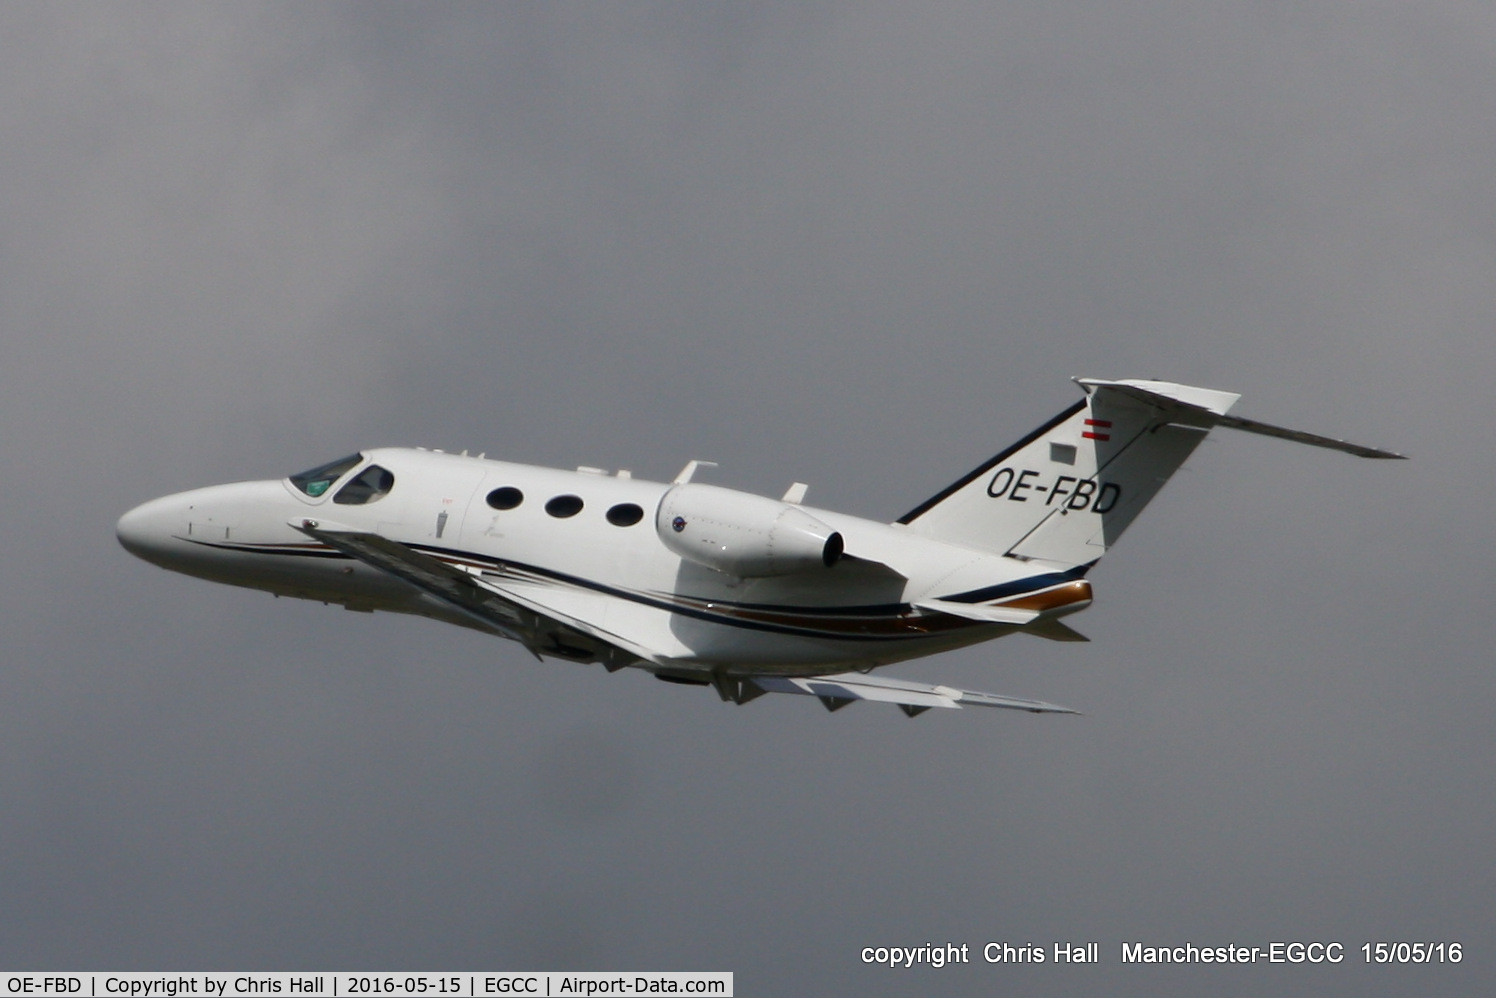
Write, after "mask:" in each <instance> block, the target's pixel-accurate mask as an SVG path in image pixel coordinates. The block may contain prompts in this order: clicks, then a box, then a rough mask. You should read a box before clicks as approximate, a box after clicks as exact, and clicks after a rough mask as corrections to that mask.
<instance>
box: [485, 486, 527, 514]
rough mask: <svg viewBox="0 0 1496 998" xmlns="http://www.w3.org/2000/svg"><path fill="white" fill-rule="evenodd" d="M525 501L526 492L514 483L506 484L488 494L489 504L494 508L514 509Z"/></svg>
mask: <svg viewBox="0 0 1496 998" xmlns="http://www.w3.org/2000/svg"><path fill="white" fill-rule="evenodd" d="M524 501H525V494H524V493H523V492H521V491H520V490H519V489H517V488H515V487H514V486H513V485H505V486H504V487H502V488H497V489H494V490H493V491H492V492H490V493H489V494H488V500H487V502H488V504H489V505H490V506H492V507H493V508H494V509H513V508H514V507H516V506H518V505H519V504H520V503H522V502H524Z"/></svg>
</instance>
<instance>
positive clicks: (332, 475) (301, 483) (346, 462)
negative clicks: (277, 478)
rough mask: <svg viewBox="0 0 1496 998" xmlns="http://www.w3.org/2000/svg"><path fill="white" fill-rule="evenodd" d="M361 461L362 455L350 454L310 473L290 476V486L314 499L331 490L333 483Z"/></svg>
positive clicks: (320, 466) (319, 466) (304, 472)
mask: <svg viewBox="0 0 1496 998" xmlns="http://www.w3.org/2000/svg"><path fill="white" fill-rule="evenodd" d="M363 459H364V456H363V455H362V454H350V455H348V456H347V457H340V458H338V459H337V460H336V461H330V462H328V463H327V464H321V465H318V466H317V467H315V468H313V469H312V470H311V471H303V472H302V473H301V474H299V475H292V476H291V484H292V485H294V486H296V487H297V488H298V489H300V490H301V491H303V492H305V493H306V494H307V495H309V496H311V497H312V498H313V499H316V498H317V497H319V496H321V495H322V494H323V493H324V492H326V491H327V490H328V489H330V488H332V483H333V482H336V481H337V480H338V479H339V478H342V477H343V476H344V475H345V474H347V473H348V471H349V470H350V469H351V468H352V467H353V466H354V465H356V464H358V463H359V462H360V461H362V460H363Z"/></svg>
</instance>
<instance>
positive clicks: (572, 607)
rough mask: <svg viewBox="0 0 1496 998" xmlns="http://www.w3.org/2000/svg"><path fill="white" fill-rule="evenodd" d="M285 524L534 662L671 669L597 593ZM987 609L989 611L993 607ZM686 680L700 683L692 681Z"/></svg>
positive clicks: (778, 682)
mask: <svg viewBox="0 0 1496 998" xmlns="http://www.w3.org/2000/svg"><path fill="white" fill-rule="evenodd" d="M291 525H292V526H293V527H295V528H296V529H297V530H299V531H301V532H302V533H304V534H306V535H307V536H308V537H311V538H313V539H315V540H318V541H321V542H322V543H323V544H326V545H327V546H329V547H331V548H334V549H335V550H338V551H341V552H342V553H343V554H346V555H348V556H349V557H350V558H354V559H357V560H358V561H361V562H363V563H364V564H366V565H371V566H373V567H374V568H377V569H379V570H381V571H383V572H388V573H389V574H390V575H393V576H395V577H396V578H398V579H401V580H402V581H404V582H406V583H408V584H409V585H411V586H414V587H415V588H416V589H419V590H420V591H421V592H423V593H425V594H426V595H427V596H429V597H431V598H432V599H434V600H436V601H437V602H439V603H441V604H442V605H443V606H445V607H448V608H450V609H452V610H456V611H457V612H458V613H460V614H461V615H463V616H464V617H467V618H468V619H470V620H472V621H474V622H475V623H477V624H479V625H480V626H481V627H483V628H485V629H487V630H491V631H495V632H497V633H499V634H502V635H503V636H505V637H508V638H513V639H514V640H516V641H518V642H520V643H521V644H523V645H524V646H525V647H526V648H528V649H529V650H530V651H531V653H533V654H534V655H535V656H536V657H537V658H538V657H540V654H541V653H542V652H545V653H547V654H552V655H558V656H560V657H563V658H579V659H583V660H586V661H591V660H594V659H597V660H600V661H601V662H602V663H603V665H604V666H605V667H607V669H608V670H609V671H614V670H617V669H621V668H623V667H625V666H628V665H641V666H643V667H644V668H646V669H649V668H650V667H651V666H670V665H671V661H670V659H669V658H668V657H666V656H662V655H661V654H659V653H658V652H656V651H654V650H652V649H650V648H646V647H644V646H643V645H642V644H640V643H638V642H637V641H633V640H630V639H629V638H627V637H625V636H623V635H620V634H617V633H615V632H614V631H612V630H609V629H607V628H605V627H603V626H601V625H600V624H598V623H595V622H594V621H599V620H604V619H606V617H605V615H604V612H603V611H604V610H605V609H606V601H607V600H608V599H609V597H607V596H605V595H603V594H601V593H588V592H584V591H579V590H577V591H573V590H561V589H556V588H553V587H545V586H540V585H534V584H530V583H524V582H513V581H506V582H503V583H500V582H496V581H494V580H493V579H490V578H485V577H483V576H482V575H481V574H480V570H479V569H477V568H471V569H467V568H464V567H461V565H460V564H454V563H449V562H446V561H443V560H441V559H439V558H435V557H433V556H431V555H429V554H425V553H423V552H420V551H417V550H415V549H414V548H411V547H409V546H408V545H405V544H401V543H400V542H399V541H393V540H390V539H389V538H388V537H381V536H379V535H378V534H371V533H367V532H364V531H357V530H347V529H342V528H336V527H333V526H332V525H331V524H326V523H323V524H321V525H318V524H316V523H314V522H313V521H309V520H304V521H301V522H293V523H292V524H291ZM983 609H984V610H986V611H988V612H990V611H991V610H993V609H997V608H983ZM982 619H991V618H988V617H984V618H982ZM1002 622H1004V623H1007V622H1010V621H1007V620H1003V621H1002ZM579 638H580V639H581V640H580V641H579V640H578V639H579ZM688 681H690V682H696V680H694V679H692V680H688ZM700 682H701V684H702V685H707V684H708V682H709V683H710V684H711V685H714V686H716V688H717V691H718V693H719V694H721V696H722V698H723V699H724V700H733V701H736V702H737V703H747V702H748V701H749V700H752V699H754V698H756V697H758V696H759V695H761V694H762V693H793V694H798V695H801V696H813V697H818V698H819V699H820V701H821V702H822V703H823V704H825V705H826V707H827V709H829V710H837V709H839V708H841V707H845V706H846V705H847V704H849V703H851V702H852V701H854V700H872V701H877V702H880V703H891V704H895V705H897V706H898V707H899V708H900V709H901V710H903V711H904V713H906V714H908V715H909V716H910V717H913V716H915V715H916V714H920V713H923V712H924V711H926V710H929V709H930V708H931V707H945V708H960V707H1006V708H1009V709H1012V710H1027V711H1031V712H1033V713H1036V714H1040V713H1059V714H1074V713H1077V711H1074V710H1071V709H1070V708H1068V707H1061V706H1059V705H1058V704H1052V703H1045V702H1044V701H1042V700H1025V699H1022V698H1020V697H1005V696H998V695H997V694H994V693H979V692H977V691H975V690H959V689H956V688H955V687H952V686H933V685H930V684H928V683H916V682H911V681H909V680H904V679H891V678H884V677H881V676H868V675H863V674H861V673H857V672H845V673H839V674H836V675H830V676H809V677H803V676H795V677H788V676H759V675H749V676H727V675H724V674H721V673H716V674H712V677H711V679H710V680H705V679H703V680H701V681H700Z"/></svg>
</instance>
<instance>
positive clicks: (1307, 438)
mask: <svg viewBox="0 0 1496 998" xmlns="http://www.w3.org/2000/svg"><path fill="white" fill-rule="evenodd" d="M1075 382H1076V384H1078V385H1080V386H1081V387H1082V388H1084V389H1085V390H1086V391H1087V392H1095V391H1097V390H1098V389H1100V390H1104V391H1109V392H1114V393H1116V394H1118V395H1122V396H1125V397H1127V398H1131V399H1133V400H1134V401H1137V402H1142V403H1144V404H1145V405H1148V406H1150V407H1152V408H1154V409H1157V410H1159V411H1160V412H1162V413H1163V414H1164V415H1165V417H1166V418H1167V419H1168V420H1169V421H1170V422H1173V423H1179V424H1182V425H1185V426H1195V427H1199V428H1201V429H1207V430H1208V429H1210V428H1211V427H1213V426H1229V427H1231V428H1232V429H1233V430H1245V431H1246V432H1247V433H1259V434H1261V435H1263V436H1265V437H1277V438H1278V439H1280V440H1292V441H1294V442H1295V443H1300V444H1308V445H1309V446H1311V447H1324V448H1326V449H1328V450H1338V451H1344V452H1345V453H1347V454H1354V455H1355V456H1356V457H1369V458H1381V459H1388V460H1399V461H1405V460H1407V456H1406V455H1404V454H1397V453H1394V452H1393V451H1387V450H1379V449H1378V448H1376V447H1365V446H1363V445H1361V444H1353V443H1351V442H1350V441H1348V440H1339V439H1337V438H1335V437H1322V436H1320V435H1319V434H1317V433H1305V432H1304V431H1303V430H1290V429H1288V428H1287V427H1284V426H1274V425H1273V424H1271V423H1263V422H1259V421H1257V420H1255V419H1243V418H1242V417H1240V416H1228V415H1226V411H1227V410H1228V409H1230V408H1231V406H1232V404H1233V403H1235V402H1236V400H1237V399H1239V398H1241V396H1240V395H1237V394H1236V393H1235V392H1220V391H1214V390H1212V389H1209V388H1195V387H1193V386H1191V385H1176V384H1173V383H1172V382H1168V381H1137V380H1132V379H1128V380H1124V381H1103V380H1101V379H1099V378H1076V379H1075Z"/></svg>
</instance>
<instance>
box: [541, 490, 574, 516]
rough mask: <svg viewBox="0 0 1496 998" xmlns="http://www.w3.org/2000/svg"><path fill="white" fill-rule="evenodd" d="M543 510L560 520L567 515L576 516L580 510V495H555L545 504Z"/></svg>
mask: <svg viewBox="0 0 1496 998" xmlns="http://www.w3.org/2000/svg"><path fill="white" fill-rule="evenodd" d="M545 511H546V512H547V513H549V514H551V515H552V516H554V517H556V518H557V519H562V520H564V519H566V518H567V517H568V516H576V515H577V514H578V513H580V512H581V511H582V497H581V496H573V495H564V496H556V497H555V498H554V499H552V500H551V501H550V502H548V503H546V504H545Z"/></svg>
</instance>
